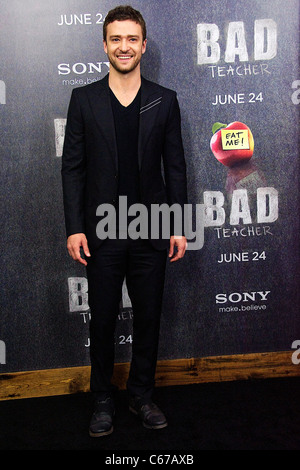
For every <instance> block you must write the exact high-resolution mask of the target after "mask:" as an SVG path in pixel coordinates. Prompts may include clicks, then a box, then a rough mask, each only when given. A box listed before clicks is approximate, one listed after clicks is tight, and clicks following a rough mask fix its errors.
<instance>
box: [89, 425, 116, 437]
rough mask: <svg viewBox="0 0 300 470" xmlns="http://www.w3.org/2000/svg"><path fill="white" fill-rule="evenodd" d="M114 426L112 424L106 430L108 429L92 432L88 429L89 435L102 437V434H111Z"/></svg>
mask: <svg viewBox="0 0 300 470" xmlns="http://www.w3.org/2000/svg"><path fill="white" fill-rule="evenodd" d="M113 430H114V428H113V426H112V427H111V428H110V429H109V430H108V431H103V432H92V431H89V435H90V436H91V437H102V436H108V435H109V434H111V433H112V432H113Z"/></svg>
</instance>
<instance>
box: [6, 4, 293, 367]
mask: <svg viewBox="0 0 300 470" xmlns="http://www.w3.org/2000/svg"><path fill="white" fill-rule="evenodd" d="M114 6H116V3H114V2H112V1H101V0H100V1H99V0H97V1H96V0H85V1H83V0H72V1H69V0H52V1H51V2H42V1H40V0H26V1H23V0H10V1H9V2H2V3H1V6H0V10H1V11H0V22H1V28H0V37H1V51H0V115H1V139H0V149H1V185H0V194H1V270H0V272H1V314H0V363H1V371H2V372H10V371H22V370H33V369H42V368H56V367H67V366H77V365H88V364H89V318H90V311H89V304H88V284H87V280H86V273H85V268H84V267H82V266H80V265H77V264H75V263H74V262H73V261H72V260H71V258H69V255H68V253H67V250H66V238H65V227H64V216H63V206H62V189H61V175H60V169H61V155H62V146H63V141H64V132H65V124H66V115H67V108H68V103H69V99H70V96H71V91H72V89H73V88H74V87H80V86H84V85H86V84H89V83H92V82H94V81H96V80H99V79H101V78H102V77H104V76H105V75H106V74H107V73H108V70H109V63H108V60H107V57H106V55H105V53H104V51H103V46H102V25H103V20H104V18H105V15H106V14H107V12H108V11H109V10H110V9H111V8H113V7H114ZM132 6H133V7H135V8H137V9H139V10H140V11H141V12H142V14H143V16H144V18H145V20H146V23H147V29H148V45H147V51H146V54H145V55H144V56H143V64H142V72H143V74H144V76H145V77H146V78H149V79H150V80H154V81H157V82H159V83H161V84H162V85H164V86H166V87H169V88H172V89H175V90H176V91H177V93H178V100H179V103H180V106H181V115H182V132H183V139H184V146H185V154H186V161H187V168H188V183H189V203H190V207H191V208H192V219H193V224H194V228H193V232H194V239H192V238H191V240H190V245H189V250H188V251H187V253H186V256H185V258H184V259H183V260H181V261H180V262H178V263H174V264H170V265H168V267H167V280H166V289H165V297H164V309H163V317H162V326H161V342H160V352H159V357H160V358H161V359H173V358H183V357H204V356H209V355H225V354H240V353H250V352H267V351H280V350H291V357H292V349H293V348H294V347H299V345H300V320H299V102H300V73H299V1H298V0H288V1H287V2H284V4H283V2H282V1H281V0H266V1H264V2H261V1H260V0H248V1H241V0H232V1H224V0H201V1H196V0H185V1H180V0H172V1H171V0H163V1H161V0H149V1H147V2H145V1H142V0H140V1H138V0H135V1H132ZM237 163H238V164H237ZM201 208H202V209H203V208H204V211H202V209H201ZM203 212H204V217H202V218H200V216H199V220H200V219H201V220H203V224H204V227H203V226H201V227H202V228H201V227H200V225H201V224H200V225H199V224H198V223H197V221H199V220H198V216H197V214H198V215H199V214H203ZM199 240H200V242H199ZM197 242H198V246H197ZM132 317H133V312H132V309H131V303H130V299H129V298H128V293H127V289H126V284H124V289H123V299H122V302H121V304H120V312H119V316H118V320H117V331H116V340H115V342H116V361H118V362H126V361H128V360H129V359H130V351H131V342H132V331H131V326H132Z"/></svg>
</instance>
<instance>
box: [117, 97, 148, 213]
mask: <svg viewBox="0 0 300 470" xmlns="http://www.w3.org/2000/svg"><path fill="white" fill-rule="evenodd" d="M110 97H111V105H112V110H113V116H114V122H115V131H116V139H117V150H118V195H119V196H127V207H129V206H130V205H132V204H135V203H138V202H140V189H139V187H140V185H139V165H138V134H139V116H140V102H141V89H139V91H138V93H137V95H136V97H135V98H134V100H133V101H132V102H131V103H130V104H129V105H128V106H123V105H122V104H121V103H120V102H119V100H118V99H117V98H116V96H115V95H114V93H113V92H112V91H111V90H110Z"/></svg>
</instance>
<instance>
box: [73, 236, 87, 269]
mask: <svg viewBox="0 0 300 470" xmlns="http://www.w3.org/2000/svg"><path fill="white" fill-rule="evenodd" d="M81 247H82V249H83V252H84V254H85V256H87V257H90V256H91V254H90V251H89V247H88V243H87V239H86V236H85V234H84V233H74V235H70V236H69V237H68V240H67V248H68V252H69V255H70V256H71V257H72V258H73V259H74V260H75V261H78V262H79V263H81V264H84V265H85V266H86V265H87V262H86V260H85V259H84V258H82V257H81V255H80V248H81Z"/></svg>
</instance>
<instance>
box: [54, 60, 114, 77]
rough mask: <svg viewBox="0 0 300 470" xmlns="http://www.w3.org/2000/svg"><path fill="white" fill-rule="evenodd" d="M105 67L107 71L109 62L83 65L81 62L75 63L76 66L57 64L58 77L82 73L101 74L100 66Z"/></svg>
mask: <svg viewBox="0 0 300 470" xmlns="http://www.w3.org/2000/svg"><path fill="white" fill-rule="evenodd" d="M103 65H105V66H106V67H107V69H109V62H95V63H93V62H88V63H87V64H84V63H83V62H76V64H73V65H70V64H65V63H63V64H58V66H57V68H58V75H69V74H70V73H71V72H73V73H75V74H77V75H82V74H84V73H95V72H97V73H101V72H102V66H103Z"/></svg>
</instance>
